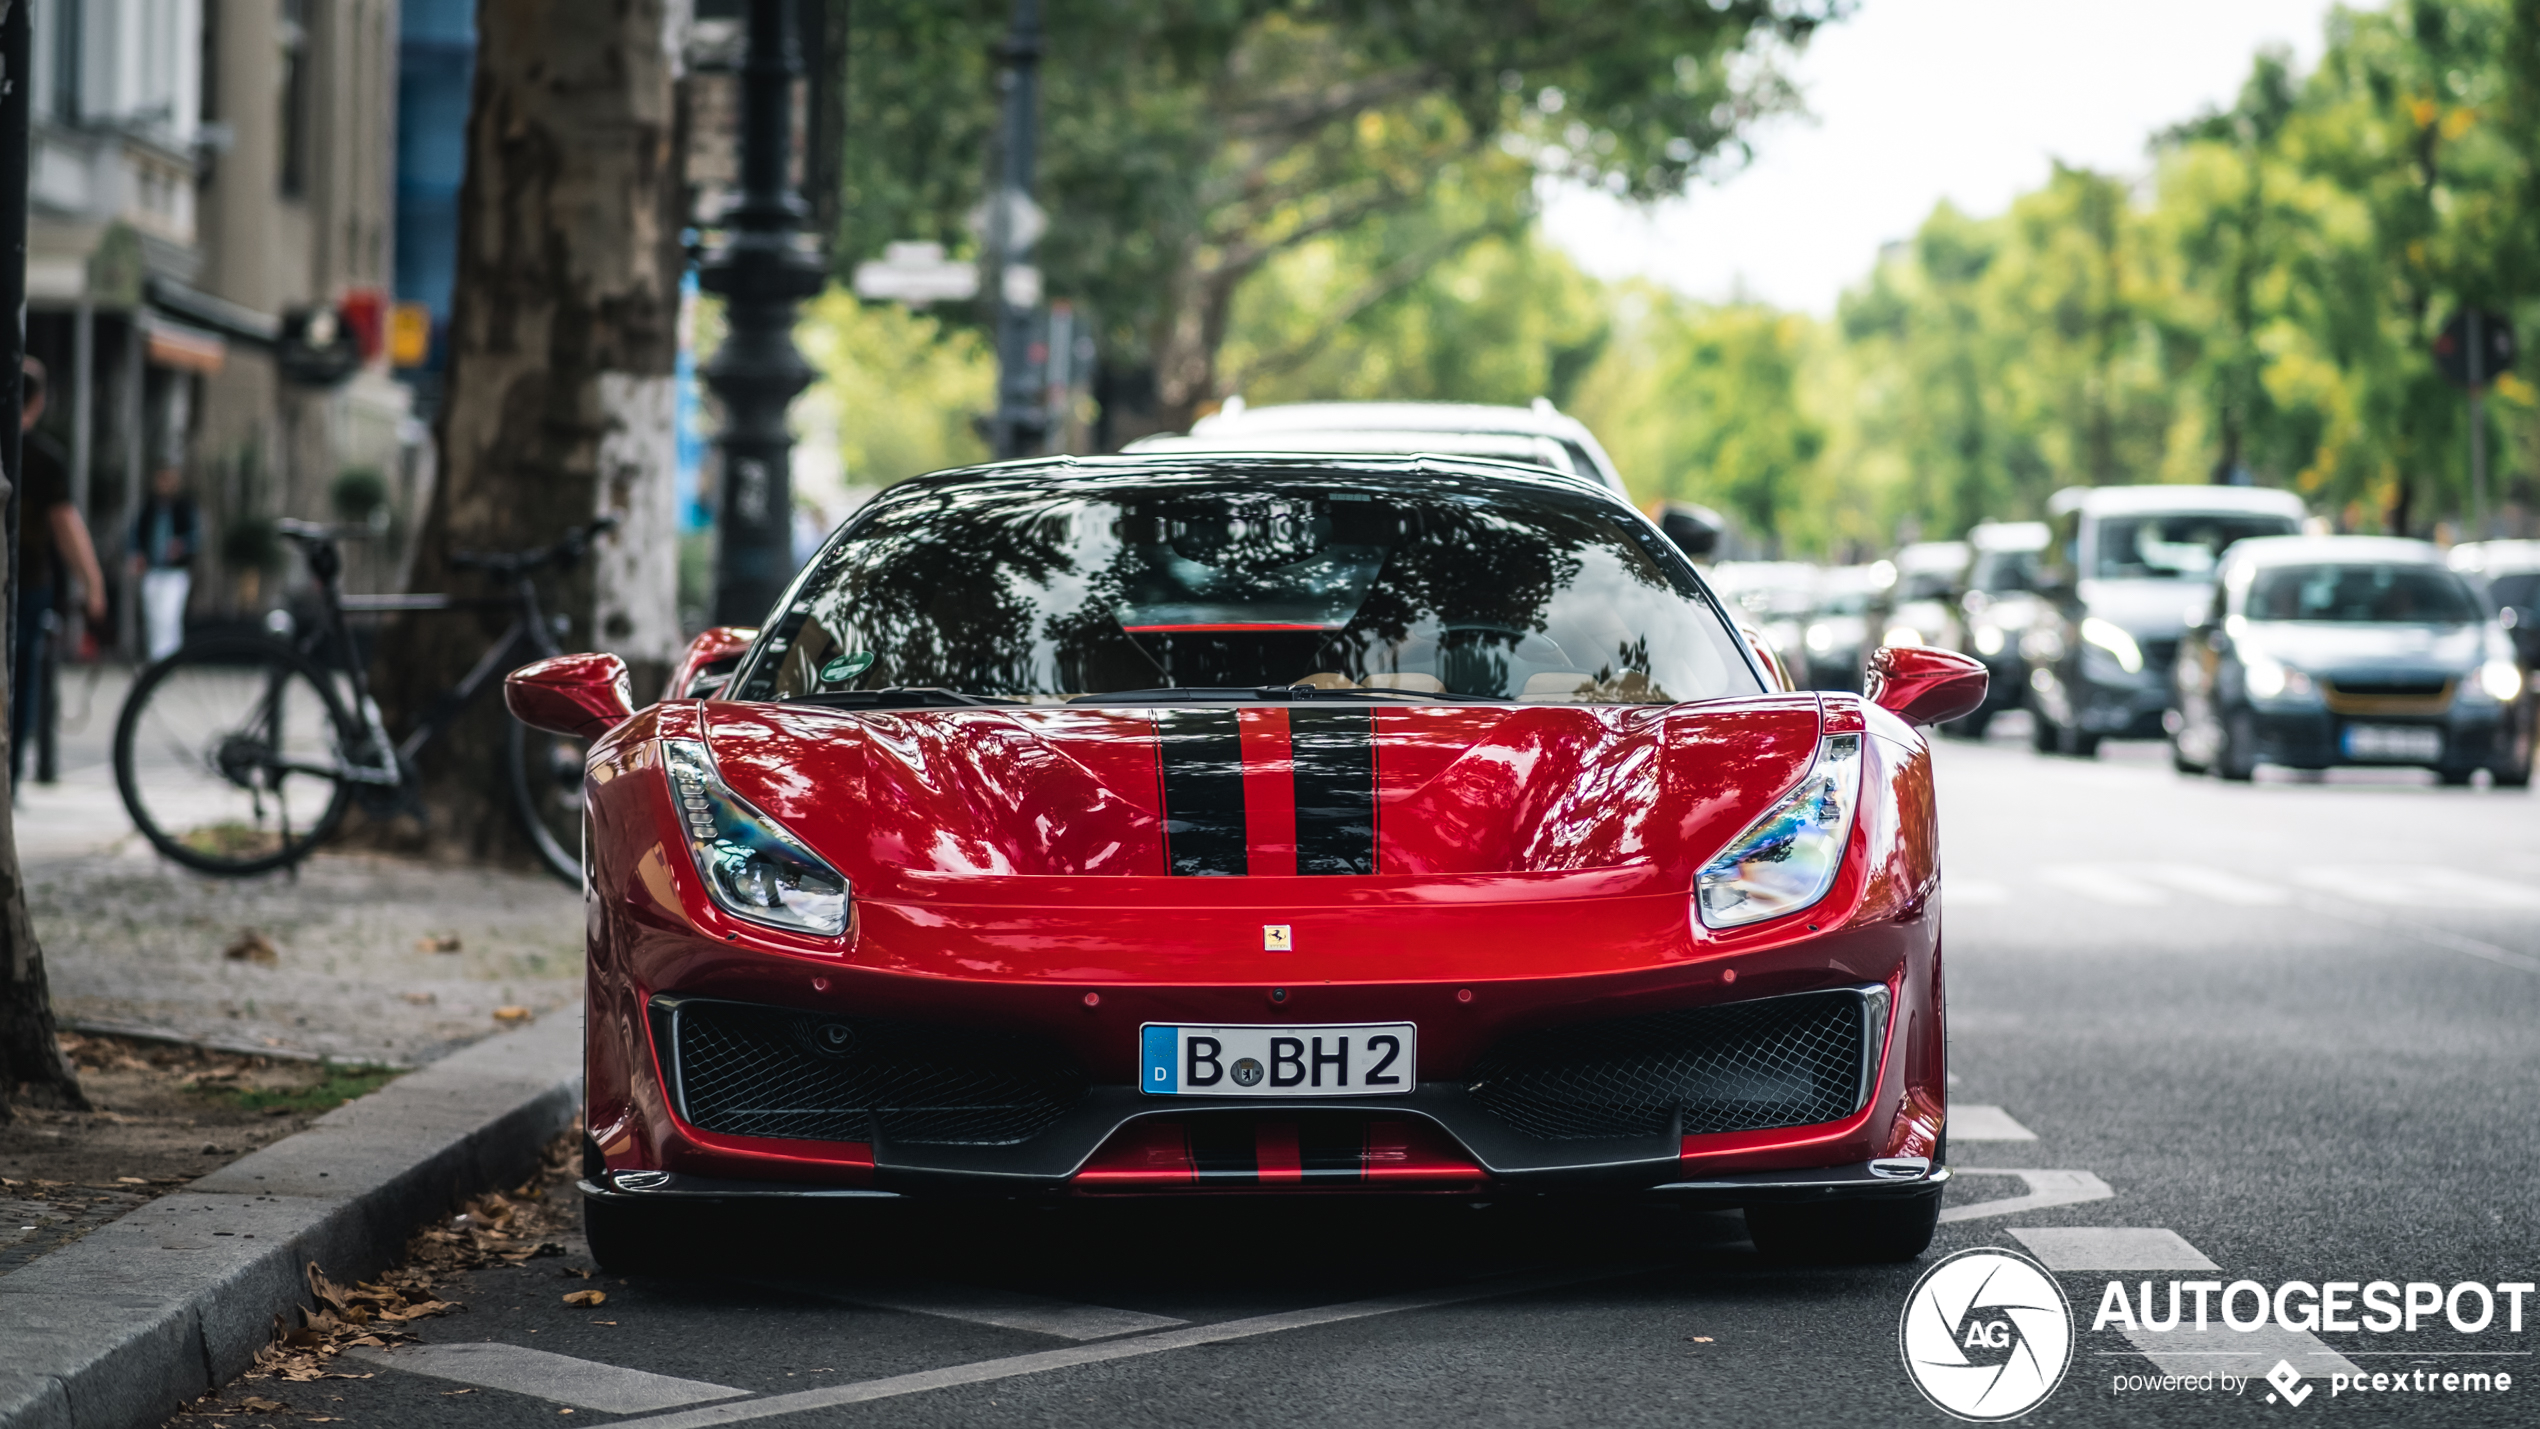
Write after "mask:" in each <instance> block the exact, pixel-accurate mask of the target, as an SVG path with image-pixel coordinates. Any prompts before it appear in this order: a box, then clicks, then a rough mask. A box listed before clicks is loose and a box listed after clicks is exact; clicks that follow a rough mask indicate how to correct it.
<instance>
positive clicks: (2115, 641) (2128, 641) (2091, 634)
mask: <svg viewBox="0 0 2540 1429" xmlns="http://www.w3.org/2000/svg"><path fill="white" fill-rule="evenodd" d="M2081 638H2082V639H2083V641H2085V642H2086V643H2088V644H2092V645H2096V646H2098V647H2099V648H2100V649H2102V650H2105V651H2107V652H2108V653H2109V654H2111V655H2114V656H2116V657H2117V668H2118V669H2120V670H2123V671H2125V672H2126V673H2127V674H2129V675H2140V674H2142V673H2143V647H2142V646H2139V645H2137V644H2135V643H2134V637H2133V636H2131V635H2128V634H2126V633H2125V627H2124V626H2121V625H2118V624H2117V623H2116V622H2114V621H2111V620H2102V619H2100V618H2099V617H2098V616H2095V615H2091V616H2085V617H2083V618H2082V622H2081Z"/></svg>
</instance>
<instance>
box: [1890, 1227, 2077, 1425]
mask: <svg viewBox="0 0 2540 1429" xmlns="http://www.w3.org/2000/svg"><path fill="white" fill-rule="evenodd" d="M1896 1343H1897V1352H1898V1354H1899V1355H1900V1356H1901V1357H1902V1358H1903V1359H1904V1361H1905V1375H1906V1378H1908V1379H1911V1380H1912V1381H1913V1382H1914V1387H1915V1388H1916V1389H1919V1390H1921V1391H1922V1392H1923V1397H1924V1398H1925V1399H1928V1400H1930V1401H1931V1402H1932V1404H1933V1405H1934V1406H1935V1407H1937V1408H1939V1409H1940V1410H1941V1411H1942V1412H1943V1413H1947V1414H1953V1415H1956V1416H1957V1417H1958V1418H1960V1419H1973V1420H1978V1421H1995V1420H2003V1419H2017V1418H2019V1417H2020V1416H2021V1415H2023V1414H2026V1413H2028V1412H2029V1411H2030V1410H2032V1409H2035V1408H2036V1407H2037V1406H2038V1405H2040V1404H2042V1403H2044V1402H2045V1401H2046V1396H2048V1395H2050V1394H2053V1393H2054V1392H2055V1387H2056V1386H2057V1385H2059V1384H2061V1383H2063V1382H2064V1372H2065V1371H2066V1370H2068V1369H2070V1368H2071V1367H2072V1360H2073V1308H2072V1304H2071V1302H2069V1301H2067V1300H2066V1299H2065V1298H2064V1287H2063V1286H2061V1285H2059V1284H2057V1283H2056V1281H2055V1277H2054V1276H2053V1275H2052V1274H2050V1273H2048V1271H2047V1269H2046V1267H2045V1266H2042V1265H2040V1264H2038V1263H2037V1262H2036V1261H2034V1260H2031V1259H2029V1258H2028V1257H2027V1256H2025V1255H2021V1254H2020V1253H2019V1252H2017V1251H2010V1250H1997V1249H1994V1248H1992V1247H1989V1246H1988V1247H1983V1248H1979V1249H1976V1250H1962V1251H1960V1252H1958V1253H1957V1254H1956V1255H1953V1256H1950V1257H1948V1258H1947V1259H1945V1260H1943V1261H1941V1262H1940V1263H1939V1264H1937V1265H1934V1266H1933V1267H1932V1268H1931V1269H1929V1270H1926V1271H1924V1272H1923V1276H1922V1278H1921V1279H1920V1280H1917V1281H1915V1282H1914V1290H1913V1293H1912V1294H1910V1295H1908V1296H1906V1297H1905V1313H1904V1314H1903V1315H1902V1316H1900V1317H1898V1320H1897V1325H1896Z"/></svg>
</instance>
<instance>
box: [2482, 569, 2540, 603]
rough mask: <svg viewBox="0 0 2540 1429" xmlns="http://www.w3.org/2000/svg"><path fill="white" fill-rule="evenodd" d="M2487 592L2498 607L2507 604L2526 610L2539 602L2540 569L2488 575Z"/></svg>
mask: <svg viewBox="0 0 2540 1429" xmlns="http://www.w3.org/2000/svg"><path fill="white" fill-rule="evenodd" d="M2487 594H2488V595H2489V596H2490V597H2492V598H2493V599H2494V600H2495V602H2496V604H2497V606H2498V608H2500V609H2501V608H2502V607H2505V606H2508V605H2512V606H2520V607H2521V608H2523V609H2525V610H2528V609H2530V608H2531V607H2532V606H2533V605H2534V604H2540V571H2517V572H2515V573H2514V574H2512V575H2509V576H2489V577H2488V578H2487Z"/></svg>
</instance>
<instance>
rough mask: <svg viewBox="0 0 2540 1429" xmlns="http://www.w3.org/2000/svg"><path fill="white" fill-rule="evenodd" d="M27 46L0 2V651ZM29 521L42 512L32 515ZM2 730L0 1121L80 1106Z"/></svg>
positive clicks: (10, 599)
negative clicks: (58, 1034) (39, 935)
mask: <svg viewBox="0 0 2540 1429" xmlns="http://www.w3.org/2000/svg"><path fill="white" fill-rule="evenodd" d="M32 49H33V37H32V31H31V29H30V27H29V24H28V16H27V12H26V4H25V0H15V3H11V0H0V76H5V77H6V78H7V79H8V80H9V83H8V84H7V85H5V86H0V313H5V314H6V315H7V325H6V326H5V327H0V374H5V380H0V471H5V474H6V476H7V478H8V480H7V481H6V482H0V501H5V502H6V503H7V507H8V519H7V520H6V521H5V522H4V523H0V527H5V529H0V538H5V539H0V592H5V594H6V597H7V598H6V599H0V651H5V649H6V647H7V644H8V642H7V640H6V638H5V637H6V634H7V632H8V630H9V628H10V626H11V625H13V624H14V623H15V621H16V617H17V610H16V602H17V594H18V590H17V572H16V570H15V569H14V566H15V562H16V561H17V558H18V540H17V537H18V521H19V519H20V516H21V514H22V513H21V512H20V511H19V507H20V506H21V505H22V504H23V503H22V502H21V501H19V500H17V499H15V495H16V493H15V489H14V486H13V485H12V483H14V482H15V481H16V480H17V479H18V475H19V472H20V469H21V468H20V462H21V459H22V458H23V457H24V456H25V445H24V442H23V440H22V438H21V437H20V435H19V432H18V414H19V411H20V410H21V408H20V403H21V401H22V400H23V393H24V388H23V387H22V386H21V385H20V383H19V381H18V368H19V367H20V365H21V364H23V363H24V361H25V360H26V320H25V308H26V179H27V121H28V117H29V115H28V108H27V102H28V101H27V88H26V85H25V84H24V83H23V82H22V81H21V80H20V79H19V77H20V76H22V75H24V74H25V73H26V72H27V56H28V54H29V52H30V51H31V50H32ZM31 514H33V515H34V516H35V517H36V518H37V519H41V518H42V513H40V512H37V513H31ZM9 676H10V663H9V660H8V658H7V656H6V654H5V653H0V710H6V709H7V708H9V696H10V694H11V690H10V688H9V683H10V679H9ZM8 748H9V733H8V729H7V727H6V725H5V723H0V1122H6V1121H8V1120H9V1119H10V1111H9V1101H10V1098H11V1097H12V1096H13V1095H15V1093H16V1092H17V1090H18V1088H19V1086H21V1085H24V1086H25V1087H27V1088H28V1090H29V1093H30V1099H31V1100H34V1101H37V1102H41V1103H44V1104H47V1105H51V1106H64V1107H74V1108H78V1109H80V1110H83V1111H84V1110H86V1109H87V1107H88V1099H87V1098H86V1097H83V1096H82V1095H80V1090H79V1078H78V1076H77V1075H76V1074H74V1073H73V1072H72V1070H71V1065H70V1060H69V1059H68V1058H66V1057H64V1056H63V1055H62V1045H61V1043H60V1042H59V1041H58V1040H57V1039H56V1038H55V1037H54V1035H53V998H52V994H51V992H50V991H49V990H47V988H46V986H45V982H44V949H43V947H42V946H41V945H40V944H38V943H37V942H36V940H35V923H34V921H33V920H32V919H30V918H29V917H28V916H27V908H26V880H25V878H24V877H23V876H22V875H21V872H20V867H19V864H18V831H17V819H16V817H15V815H14V813H13V812H12V811H11V809H10V798H9V796H10V789H9V764H8V760H7V758H6V755H7V754H8Z"/></svg>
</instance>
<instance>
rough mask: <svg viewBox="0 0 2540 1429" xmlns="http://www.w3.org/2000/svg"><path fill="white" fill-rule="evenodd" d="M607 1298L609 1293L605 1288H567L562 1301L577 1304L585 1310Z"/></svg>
mask: <svg viewBox="0 0 2540 1429" xmlns="http://www.w3.org/2000/svg"><path fill="white" fill-rule="evenodd" d="M608 1298H609V1293H608V1292H607V1291H605V1290H569V1291H566V1292H565V1297H564V1303H566V1304H567V1305H579V1306H581V1307H583V1308H584V1309H586V1310H587V1309H589V1308H591V1307H592V1306H594V1305H597V1304H599V1303H600V1302H602V1301H604V1300H606V1299H608Z"/></svg>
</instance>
